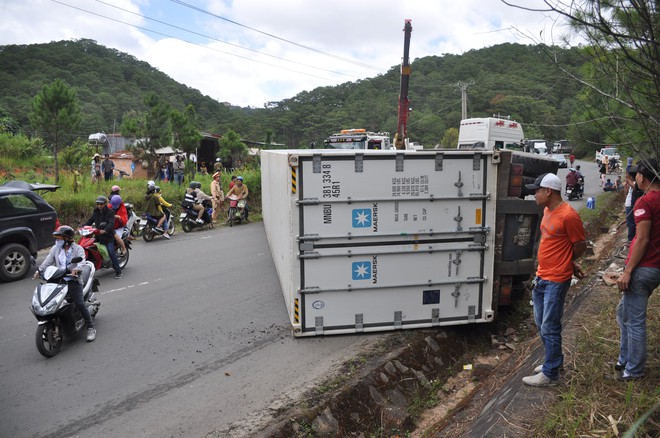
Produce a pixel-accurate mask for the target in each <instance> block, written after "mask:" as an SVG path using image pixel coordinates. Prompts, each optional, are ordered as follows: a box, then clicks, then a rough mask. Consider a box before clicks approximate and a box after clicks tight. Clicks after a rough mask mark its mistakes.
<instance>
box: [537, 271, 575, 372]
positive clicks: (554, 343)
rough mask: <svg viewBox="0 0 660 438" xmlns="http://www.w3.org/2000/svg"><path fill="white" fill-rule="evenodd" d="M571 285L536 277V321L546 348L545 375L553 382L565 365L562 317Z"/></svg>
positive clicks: (569, 281) (567, 282) (568, 281)
mask: <svg viewBox="0 0 660 438" xmlns="http://www.w3.org/2000/svg"><path fill="white" fill-rule="evenodd" d="M570 285H571V280H567V281H565V282H563V283H555V282H553V281H548V280H543V279H542V278H540V277H536V285H535V286H534V290H533V291H532V300H533V302H534V321H535V322H536V326H537V327H538V329H539V336H541V341H542V342H543V346H544V347H545V361H544V362H543V374H545V375H546V376H547V377H549V378H550V379H553V380H554V379H557V378H559V368H561V366H562V365H563V364H564V355H563V353H562V351H561V317H562V316H563V314H564V300H565V299H566V292H568V288H569V286H570Z"/></svg>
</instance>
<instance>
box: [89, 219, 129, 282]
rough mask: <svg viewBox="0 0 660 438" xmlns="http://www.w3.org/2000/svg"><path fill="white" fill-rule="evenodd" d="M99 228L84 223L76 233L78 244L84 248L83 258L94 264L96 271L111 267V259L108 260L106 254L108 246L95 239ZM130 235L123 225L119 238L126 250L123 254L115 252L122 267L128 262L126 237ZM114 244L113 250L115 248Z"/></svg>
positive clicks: (127, 241) (127, 240)
mask: <svg viewBox="0 0 660 438" xmlns="http://www.w3.org/2000/svg"><path fill="white" fill-rule="evenodd" d="M99 231H100V230H99V229H97V228H95V227H92V226H89V225H85V226H84V227H82V228H78V234H80V236H81V238H80V241H78V245H80V246H82V247H83V249H84V250H85V258H86V259H87V260H88V261H90V262H92V263H93V264H94V268H95V269H96V270H97V271H98V270H100V269H112V260H110V255H109V254H108V248H107V247H106V246H105V245H104V244H102V243H100V242H97V241H96V236H98V235H99ZM129 235H130V233H129V231H128V228H127V227H124V232H123V234H122V236H121V239H122V240H123V241H124V245H126V252H125V253H124V254H121V255H120V254H119V253H117V260H118V261H119V267H120V268H121V269H124V267H125V266H126V265H127V264H128V257H129V255H130V250H131V241H130V240H129V239H128V236H129ZM116 249H117V248H116V245H115V250H116Z"/></svg>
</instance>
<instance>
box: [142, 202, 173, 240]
mask: <svg viewBox="0 0 660 438" xmlns="http://www.w3.org/2000/svg"><path fill="white" fill-rule="evenodd" d="M163 211H164V212H165V216H166V219H165V222H167V235H168V236H172V235H173V234H174V231H175V230H174V220H173V219H172V214H171V213H170V210H169V209H167V208H165V207H163ZM156 225H158V218H155V217H153V216H152V215H150V214H146V213H145V214H143V215H142V219H140V234H142V238H143V239H144V241H145V242H151V241H152V240H154V237H156V236H162V235H163V234H165V232H164V231H162V230H157V229H156Z"/></svg>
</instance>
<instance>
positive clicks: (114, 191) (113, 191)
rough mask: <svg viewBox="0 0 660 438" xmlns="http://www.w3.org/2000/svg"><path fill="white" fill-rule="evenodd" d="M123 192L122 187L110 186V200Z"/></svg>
mask: <svg viewBox="0 0 660 438" xmlns="http://www.w3.org/2000/svg"><path fill="white" fill-rule="evenodd" d="M119 192H121V187H119V186H118V185H114V186H112V187H111V188H110V194H109V195H108V201H112V197H113V196H115V195H118V194H119Z"/></svg>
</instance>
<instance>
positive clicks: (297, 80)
mask: <svg viewBox="0 0 660 438" xmlns="http://www.w3.org/2000/svg"><path fill="white" fill-rule="evenodd" d="M182 3H185V4H187V5H188V6H186V5H184V4H182ZM522 3H523V4H525V6H530V5H532V4H541V0H525V1H524V2H522ZM200 10H201V11H200ZM202 11H204V12H202ZM131 12H132V13H131ZM95 14H96V15H95ZM144 17H151V18H154V19H156V20H159V21H162V22H164V23H167V24H169V25H170V26H168V25H166V24H160V23H156V22H153V21H151V20H147V19H146V18H144ZM218 17H224V18H226V19H227V20H232V21H234V22H236V23H239V24H240V25H238V24H235V23H231V22H229V21H227V20H223V19H221V18H218ZM406 18H410V19H412V26H413V33H412V38H411V45H410V56H411V60H414V59H415V58H419V57H423V56H429V55H437V56H441V55H442V54H444V53H452V54H460V53H464V52H466V51H468V50H471V49H476V48H481V47H487V46H491V45H494V44H499V43H504V42H518V43H521V44H534V43H538V42H540V41H539V38H544V39H543V42H546V43H552V42H553V41H552V40H551V39H550V38H553V37H554V38H555V39H557V38H558V36H559V35H560V34H561V33H562V32H563V28H562V27H561V26H560V25H558V24H557V23H556V20H555V19H554V18H553V17H549V16H546V15H544V14H542V13H536V12H529V11H524V10H521V9H516V8H511V7H509V6H506V5H504V4H503V3H501V2H500V0H461V1H455V0H451V1H448V0H435V1H431V0H360V1H355V0H325V1H322V2H321V1H316V0H278V1H272V0H236V1H218V0H174V1H173V0H96V1H95V0H0V45H5V44H32V43H44V42H50V41H59V40H70V39H80V38H86V39H93V40H96V41H97V42H98V43H99V44H102V45H104V46H107V47H111V48H114V49H117V50H120V51H123V52H127V53H130V54H131V55H133V56H135V57H136V58H138V59H140V60H143V61H146V62H148V63H150V64H151V65H152V66H154V67H156V68H157V69H159V70H160V71H162V72H164V73H166V74H168V75H169V76H170V77H172V78H173V79H175V80H177V81H178V82H181V83H184V84H186V85H188V86H190V87H192V88H196V89H198V90H200V91H201V92H202V93H204V94H206V95H209V96H210V97H212V98H214V99H217V100H218V101H221V102H229V103H231V104H233V105H239V106H248V105H249V106H255V107H261V106H263V105H264V104H265V103H266V102H269V101H278V100H281V99H285V98H289V97H293V96H294V95H295V94H297V93H299V92H301V91H304V90H308V91H309V90H312V89H314V88H316V87H319V86H331V85H337V84H340V83H343V82H347V81H356V80H358V79H364V78H368V77H373V76H375V75H377V74H380V73H384V72H385V71H387V70H388V69H390V68H392V67H394V66H398V65H399V64H400V62H401V57H402V53H403V32H402V30H403V25H404V19H406ZM113 20H118V21H121V22H123V23H129V24H123V23H119V22H117V21H113ZM136 26H137V27H136ZM175 27H176V28H175ZM248 27H249V28H252V29H248ZM177 28H179V29H177ZM145 29H148V30H150V31H156V32H160V33H161V34H156V33H153V32H150V31H147V30H145ZM541 31H543V34H542V35H543V36H542V37H539V35H540V32H541ZM162 34H164V35H162ZM200 34H201V35H200ZM266 34H270V35H266ZM239 46H240V47H243V48H240V47H239ZM246 49H247V50H246ZM411 80H414V64H413V76H412V77H411Z"/></svg>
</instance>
